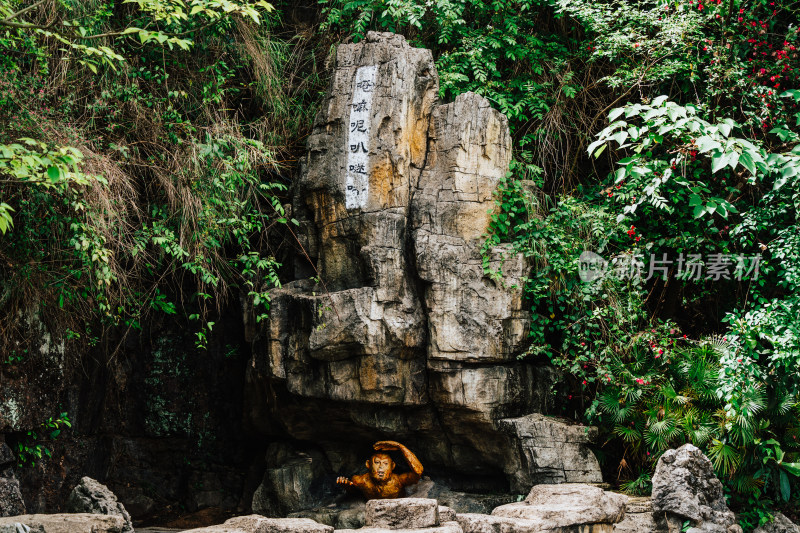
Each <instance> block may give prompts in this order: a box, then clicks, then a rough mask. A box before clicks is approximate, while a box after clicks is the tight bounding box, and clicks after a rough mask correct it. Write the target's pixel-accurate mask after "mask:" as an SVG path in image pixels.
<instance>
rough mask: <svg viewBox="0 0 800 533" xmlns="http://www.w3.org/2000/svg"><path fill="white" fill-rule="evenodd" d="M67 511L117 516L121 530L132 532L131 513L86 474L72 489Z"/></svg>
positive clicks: (106, 488) (100, 484) (127, 532)
mask: <svg viewBox="0 0 800 533" xmlns="http://www.w3.org/2000/svg"><path fill="white" fill-rule="evenodd" d="M67 511H69V512H71V513H92V514H100V515H110V516H119V517H121V518H122V520H123V522H124V526H123V529H122V532H123V533H131V532H133V523H132V522H131V515H129V514H128V511H126V510H125V506H124V505H122V504H121V503H120V502H118V501H117V497H116V496H115V495H114V493H113V492H111V491H110V490H109V489H108V487H106V486H105V485H103V484H102V483H100V482H98V481H96V480H94V479H92V478H90V477H88V476H85V477H83V478H81V482H80V483H79V484H78V485H76V486H75V488H74V489H72V492H71V493H70V495H69V500H68V501H67ZM48 533H49V532H48Z"/></svg>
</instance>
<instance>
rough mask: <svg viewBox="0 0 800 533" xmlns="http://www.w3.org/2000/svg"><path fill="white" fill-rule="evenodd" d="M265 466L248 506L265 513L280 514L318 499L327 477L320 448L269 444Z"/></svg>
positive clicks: (301, 508)
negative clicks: (301, 448) (303, 449)
mask: <svg viewBox="0 0 800 533" xmlns="http://www.w3.org/2000/svg"><path fill="white" fill-rule="evenodd" d="M265 460H266V463H267V468H266V470H265V471H264V476H263V478H262V480H261V484H260V485H259V486H258V488H257V489H256V491H255V493H254V494H253V500H252V505H251V508H252V510H253V512H254V513H258V514H261V515H264V516H272V517H283V516H287V515H289V514H291V513H295V512H297V511H300V510H303V509H309V508H312V507H314V506H316V505H318V504H319V503H320V501H321V500H322V497H323V494H324V493H325V489H326V488H330V487H329V485H331V483H330V481H329V480H330V478H331V476H330V475H328V473H327V469H326V461H325V458H324V456H323V455H322V453H321V452H319V451H317V450H312V449H308V450H305V451H299V450H294V449H292V448H291V447H290V446H289V445H287V444H284V443H272V444H270V445H269V447H268V449H267V452H266V457H265Z"/></svg>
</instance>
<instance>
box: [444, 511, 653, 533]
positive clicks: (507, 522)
mask: <svg viewBox="0 0 800 533" xmlns="http://www.w3.org/2000/svg"><path fill="white" fill-rule="evenodd" d="M457 519H458V523H459V525H460V526H461V529H462V530H463V531H464V533H611V532H612V531H613V527H614V526H613V525H612V524H580V525H572V526H563V527H557V528H553V529H542V527H543V525H542V523H541V522H539V521H538V520H524V519H521V518H506V517H502V516H492V515H485V514H470V513H467V514H459V515H458V518H457ZM640 533H646V532H644V531H642V532H640Z"/></svg>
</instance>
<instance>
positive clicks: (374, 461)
mask: <svg viewBox="0 0 800 533" xmlns="http://www.w3.org/2000/svg"><path fill="white" fill-rule="evenodd" d="M367 469H368V470H369V475H370V477H371V478H372V479H374V480H375V481H377V482H379V483H382V482H384V481H386V480H387V479H389V476H391V475H392V470H394V461H392V458H391V457H389V456H388V455H386V454H385V453H376V454H375V455H373V456H372V458H371V459H370V460H369V461H367Z"/></svg>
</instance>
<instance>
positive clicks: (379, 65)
mask: <svg viewBox="0 0 800 533" xmlns="http://www.w3.org/2000/svg"><path fill="white" fill-rule="evenodd" d="M438 91H439V84H438V76H437V73H436V70H435V67H434V63H433V59H432V56H431V53H430V51H428V50H422V49H415V48H412V47H410V46H409V45H408V44H407V43H406V41H405V39H403V38H402V37H401V36H398V35H394V34H388V33H375V32H371V33H369V34H368V35H367V38H366V40H365V41H364V42H362V43H358V44H345V45H341V46H339V48H338V50H337V56H336V68H335V72H334V74H333V79H332V82H331V87H330V90H329V94H328V97H327V100H326V102H325V103H324V104H323V107H322V110H321V111H320V113H319V115H318V117H317V119H316V122H315V125H314V130H313V134H312V135H311V137H310V138H309V140H308V153H307V156H306V158H305V161H304V162H303V169H302V176H301V179H300V181H299V183H298V186H297V188H296V191H295V196H294V202H293V204H294V205H293V207H294V212H295V217H296V218H297V219H299V220H300V221H301V227H302V228H304V232H303V233H302V234H301V235H300V240H301V243H302V244H303V246H304V248H305V250H306V251H307V253H308V256H309V259H310V260H311V263H313V265H315V270H316V271H315V270H314V269H312V268H310V264H309V262H308V261H301V262H298V278H301V279H300V280H299V281H296V282H293V283H290V284H288V285H287V286H285V287H284V288H283V289H281V290H279V291H276V292H275V294H274V296H273V302H272V309H271V314H270V321H269V326H268V331H267V332H266V334H265V336H266V339H265V342H264V343H263V349H262V350H256V351H254V356H253V360H252V364H251V370H250V373H249V376H248V384H249V387H248V389H249V390H248V398H250V402H251V408H250V409H249V413H250V417H251V420H250V423H251V424H252V425H253V426H254V427H256V428H259V427H260V428H261V429H262V430H263V431H266V432H269V431H273V429H270V428H266V427H265V424H264V420H266V419H270V420H277V421H278V423H279V424H280V425H281V426H282V428H283V430H285V431H286V432H288V433H289V434H290V435H291V436H292V437H294V438H297V439H302V440H314V441H316V442H320V443H321V446H322V448H323V449H324V450H325V451H326V452H327V454H328V459H329V461H330V463H331V466H332V467H333V469H334V470H336V469H338V468H340V467H343V466H345V465H348V464H354V461H356V460H357V458H356V455H357V454H356V452H355V449H356V448H355V447H354V446H348V445H347V444H346V443H348V442H349V443H356V444H364V443H367V444H368V443H370V442H373V441H374V440H378V439H382V438H387V437H391V438H396V439H403V440H405V441H406V443H407V444H408V445H409V446H414V447H416V449H417V450H418V451H419V452H420V455H421V457H422V458H423V459H425V460H427V461H428V462H433V463H434V464H437V465H441V466H444V467H452V468H456V469H458V470H459V471H460V472H463V473H465V474H480V473H487V474H490V473H496V472H502V471H504V472H505V474H507V476H508V478H509V480H510V481H511V484H512V486H513V488H518V489H520V490H527V489H528V488H529V485H530V484H531V483H532V482H534V481H536V480H537V479H538V480H539V481H553V480H556V481H558V480H559V479H560V480H561V481H565V480H566V481H600V479H599V468H597V462H596V460H594V458H593V457H591V454H590V453H588V455H587V451H586V450H585V448H583V442H585V440H586V439H583V440H581V439H577V440H575V439H572V440H570V439H568V438H567V437H563V438H561V437H559V436H558V435H556V436H555V437H552V438H551V439H550V440H551V443H552V442H564V443H566V442H567V441H568V440H569V441H570V443H569V444H568V445H567V444H565V447H566V448H568V449H574V452H575V453H579V452H580V454H581V457H582V459H581V460H582V461H583V463H587V461H588V466H586V465H585V464H583V465H581V466H580V467H579V468H578V467H576V468H573V467H572V466H570V465H569V464H566V465H565V464H563V463H564V461H562V464H561V465H560V466H558V465H555V466H554V465H553V464H549V465H538V464H537V462H536V457H535V456H536V453H535V451H534V452H531V449H532V448H531V446H528V445H526V446H527V447H526V446H524V445H522V444H521V443H522V442H523V441H525V438H526V437H521V436H520V434H519V431H516V432H515V431H513V430H512V431H509V429H508V428H512V429H513V428H517V427H522V426H525V424H514V423H508V422H506V423H504V424H501V423H499V422H498V421H499V420H501V419H509V418H514V417H523V416H525V415H529V414H530V413H535V412H543V411H545V410H546V404H547V397H548V393H549V388H550V384H551V382H552V376H551V375H550V370H548V369H547V368H545V367H537V366H532V365H530V364H526V363H522V362H520V361H518V360H517V355H518V354H520V353H521V352H523V351H524V349H525V341H526V337H527V331H528V325H529V315H528V312H527V311H526V310H525V309H524V307H523V304H522V293H521V289H520V287H521V285H522V280H523V278H524V276H525V275H526V274H527V271H528V270H529V268H530V265H529V264H527V263H526V261H525V260H524V259H523V258H522V257H520V256H515V255H513V254H510V253H509V251H508V250H505V249H502V248H500V249H496V250H493V251H492V252H491V257H492V261H493V262H494V264H493V266H494V267H497V266H499V261H501V260H502V261H503V263H502V266H503V271H504V273H505V279H504V282H503V283H496V282H494V281H492V280H491V279H489V278H488V277H486V276H485V275H484V272H483V266H482V259H481V254H480V249H481V245H482V243H483V241H484V238H485V237H484V234H485V233H486V231H487V228H488V224H489V220H490V216H491V213H492V212H493V210H494V209H495V206H494V202H493V196H492V195H493V192H494V191H495V190H496V188H497V184H498V181H499V180H500V178H502V176H503V175H504V174H505V173H506V171H507V170H508V164H509V161H510V158H511V138H510V134H509V129H508V122H507V120H506V118H505V116H503V115H502V114H501V113H499V112H497V111H495V110H493V109H492V108H491V107H490V106H489V103H488V102H487V101H486V100H485V99H483V98H482V97H480V96H478V95H475V94H472V93H468V94H464V95H461V96H459V97H458V98H457V99H456V101H455V102H453V103H450V104H446V105H442V104H440V103H439V102H438V100H437V94H438ZM302 278H305V279H302ZM537 423H539V424H540V425H542V424H544V425H547V424H548V422H547V421H546V419H545V421H544V422H541V421H539V422H537ZM555 425H556V423H555V422H554V423H553V427H555ZM525 427H528V426H525ZM555 433H558V432H557V431H556V432H555ZM562 433H563V432H562ZM573 433H574V432H573ZM565 435H566V433H565ZM559 439H561V440H559ZM528 440H530V439H528ZM525 442H527V441H525ZM570 446H571V447H572V448H570ZM534 448H535V446H534ZM568 452H569V450H567V452H565V454H566V455H569V453H568ZM551 455H552V453H551ZM362 460H363V459H362ZM566 462H567V463H569V461H566ZM540 466H541V468H540ZM559 472H560V473H559Z"/></svg>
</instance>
